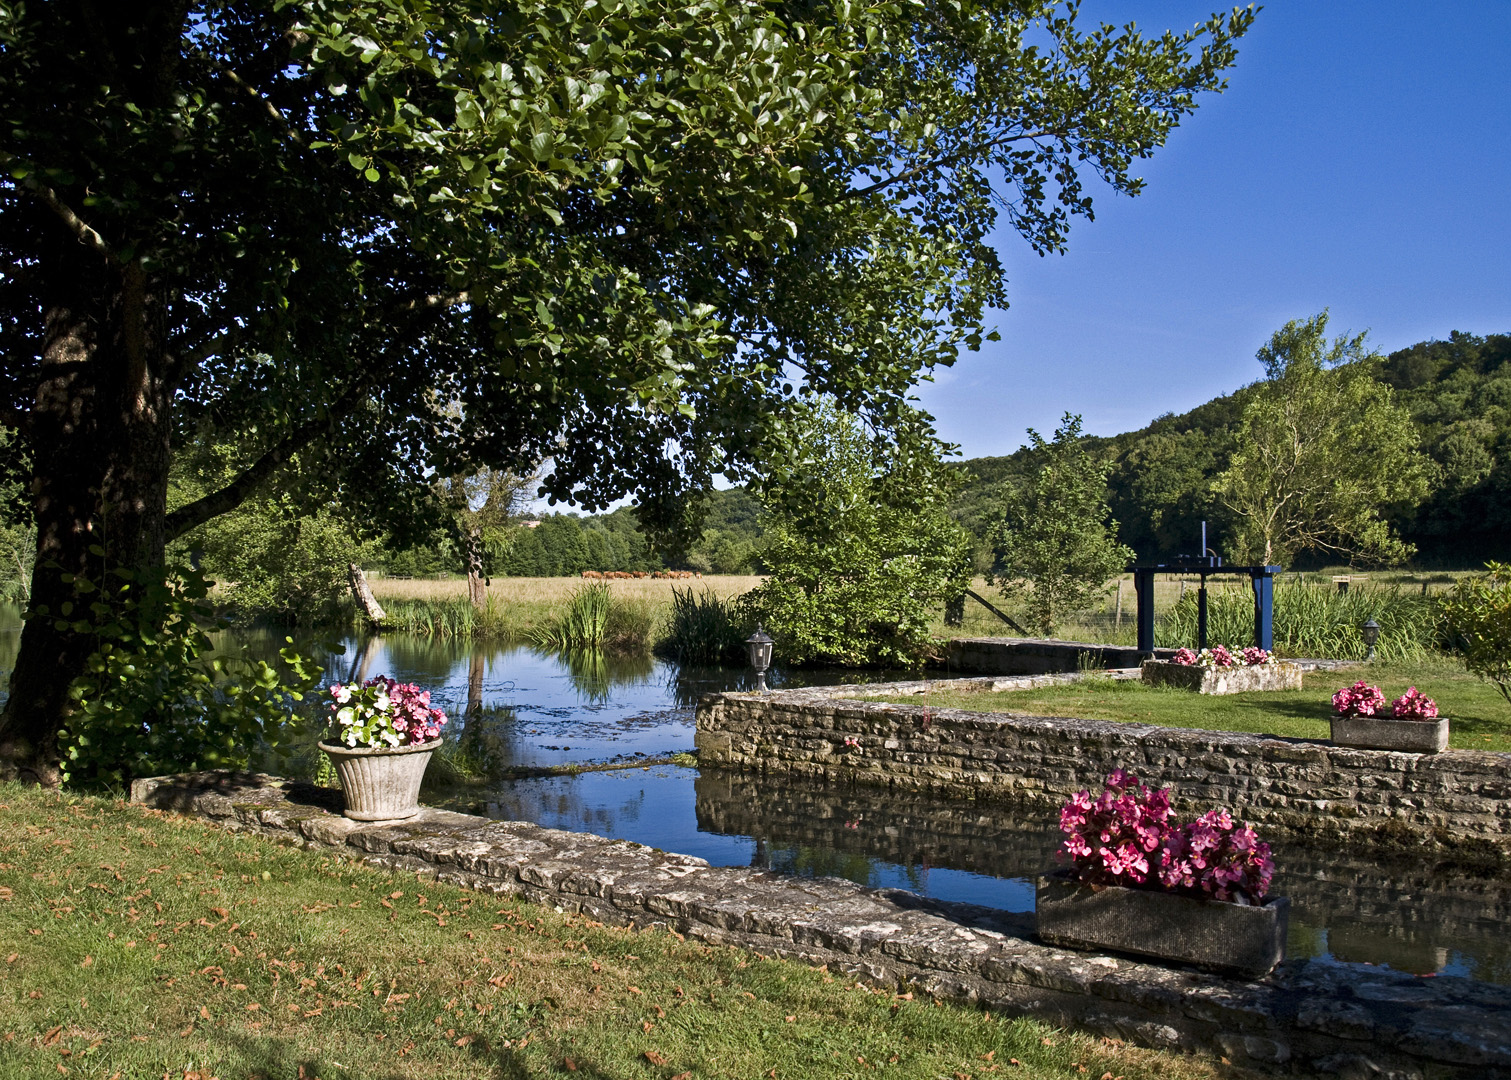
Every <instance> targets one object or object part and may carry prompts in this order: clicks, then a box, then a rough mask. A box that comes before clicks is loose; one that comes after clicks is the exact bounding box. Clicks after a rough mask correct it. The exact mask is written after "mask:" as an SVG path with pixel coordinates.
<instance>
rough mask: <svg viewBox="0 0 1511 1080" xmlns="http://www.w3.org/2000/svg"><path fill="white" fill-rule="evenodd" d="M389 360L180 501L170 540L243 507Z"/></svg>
mask: <svg viewBox="0 0 1511 1080" xmlns="http://www.w3.org/2000/svg"><path fill="white" fill-rule="evenodd" d="M467 302H468V294H467V293H465V292H461V293H453V294H450V295H441V294H431V295H427V296H422V297H418V298H416V299H413V300H409V301H406V302H405V303H402V304H398V305H396V306H395V307H394V308H391V309H390V311H391V312H393V313H394V314H398V313H400V312H407V313H415V312H421V313H429V312H436V311H443V310H445V309H447V308H450V307H455V306H457V305H459V304H465V303H467ZM423 323H424V320H423V319H421V320H419V321H417V322H416V324H415V326H413V327H411V328H409V329H408V330H406V331H405V332H404V334H401V335H400V339H399V340H395V341H393V342H391V343H390V346H389V356H390V357H391V358H397V356H398V355H399V353H400V352H401V351H402V338H404V337H406V336H408V335H409V334H411V333H417V332H419V329H420V327H421V326H422V325H423ZM390 363H392V359H390V361H389V362H387V363H375V364H373V365H372V366H371V367H369V368H368V369H367V370H366V371H365V372H363V373H362V374H360V375H358V376H357V378H356V379H355V380H354V381H353V382H352V384H351V385H350V386H349V387H347V389H346V391H345V392H344V393H342V395H341V396H340V397H338V398H337V399H336V400H335V401H333V402H331V404H330V407H329V408H328V409H327V410H326V412H325V415H324V416H323V417H319V418H316V419H314V420H311V421H309V422H308V423H305V424H302V425H300V426H299V427H297V428H295V429H294V430H293V431H291V432H289V434H288V435H286V436H284V437H283V438H282V439H281V440H279V441H278V443H276V444H275V445H274V446H272V447H270V448H269V449H268V450H267V451H265V452H264V453H263V455H262V456H261V457H260V458H258V459H257V460H256V461H254V462H252V464H251V465H249V466H247V467H246V468H245V469H244V470H242V472H241V474H240V475H239V476H237V477H236V479H234V480H232V481H231V482H230V483H229V484H227V485H226V486H225V487H223V488H221V489H220V490H219V491H212V492H211V493H210V494H208V495H206V496H204V497H203V498H199V499H196V500H194V501H193V502H191V503H188V504H186V505H184V506H180V507H179V508H178V509H177V510H175V511H173V513H171V514H169V515H168V518H167V521H166V523H165V531H166V533H167V537H168V539H169V540H175V539H177V538H178V537H180V536H182V535H183V534H184V533H186V532H188V531H189V530H190V529H193V528H195V527H196V526H199V525H203V524H204V523H205V522H207V521H209V520H210V519H211V518H213V517H218V516H219V515H221V514H224V513H227V512H228V511H231V510H234V509H236V507H238V506H240V505H241V504H242V503H243V502H244V501H245V500H246V499H247V497H248V496H250V495H251V494H252V493H253V492H254V491H256V490H257V488H258V487H259V486H261V485H262V483H263V482H265V481H266V480H267V479H268V477H270V476H272V475H273V473H274V472H276V471H277V470H278V469H280V468H281V467H282V466H284V465H286V464H288V462H289V461H290V460H291V459H292V458H293V457H294V455H295V454H297V453H299V451H301V450H303V449H304V448H305V447H307V446H309V445H310V444H311V443H313V442H314V441H315V440H316V439H318V438H320V437H321V436H322V435H326V434H329V433H330V432H331V431H333V430H334V429H335V427H336V425H337V424H338V423H340V422H341V419H342V417H343V416H345V415H346V413H348V412H349V411H351V409H352V408H354V407H355V406H356V404H357V402H358V401H360V400H361V399H362V395H363V394H365V393H367V391H368V390H370V389H371V388H372V387H373V386H374V385H376V384H377V382H378V380H379V378H381V377H382V376H383V373H384V372H385V371H386V370H387V369H388V367H389V365H390Z"/></svg>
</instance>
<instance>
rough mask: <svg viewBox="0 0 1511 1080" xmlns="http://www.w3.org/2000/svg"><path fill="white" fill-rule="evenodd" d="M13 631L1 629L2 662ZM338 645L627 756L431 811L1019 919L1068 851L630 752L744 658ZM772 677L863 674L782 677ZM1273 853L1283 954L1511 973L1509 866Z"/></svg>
mask: <svg viewBox="0 0 1511 1080" xmlns="http://www.w3.org/2000/svg"><path fill="white" fill-rule="evenodd" d="M13 633H14V631H6V630H0V666H3V667H6V668H8V667H9V663H8V661H9V659H10V656H9V655H7V654H10V653H11V650H13V648H14V644H13V640H14V639H13V638H12V640H11V641H6V640H4V639H5V638H6V637H9V636H10V635H11V634H13ZM344 645H345V652H344V653H342V654H339V655H332V656H330V657H329V659H328V660H327V674H328V676H329V678H330V679H331V680H335V679H341V680H348V679H353V678H362V677H367V676H371V675H374V674H379V673H386V674H391V675H393V676H395V677H396V678H399V679H401V680H403V681H406V682H416V683H419V684H420V685H421V686H425V687H427V688H429V689H430V690H431V691H432V696H433V698H434V699H435V701H436V703H437V704H439V705H440V706H441V707H443V708H445V709H446V711H447V714H448V716H449V717H451V718H452V719H451V722H450V723H449V724H448V729H447V733H448V738H452V739H456V740H458V743H459V745H460V748H461V749H462V751H463V752H464V753H466V754H468V755H470V756H471V757H472V758H473V759H474V760H475V761H476V760H482V761H485V762H486V763H487V764H488V765H489V766H490V767H491V768H493V769H495V770H496V769H511V768H512V769H520V768H530V767H540V766H553V765H568V764H579V765H585V766H586V765H601V764H605V763H615V764H620V765H627V766H630V767H626V768H617V769H613V770H610V771H588V772H581V773H578V774H576V775H563V776H548V777H533V778H528V779H514V780H499V781H493V782H487V783H483V784H474V785H468V786H466V787H461V788H455V789H451V790H437V791H434V792H431V793H429V794H428V795H427V796H426V797H425V801H426V802H428V803H430V804H431V805H441V806H446V807H448V808H451V809H455V810H462V811H466V812H470V813H479V814H486V815H488V816H491V817H496V818H505V819H522V820H527V821H533V822H536V823H538V824H541V825H545V826H549V827H551V828H558V829H568V830H574V831H580V832H591V833H596V834H598V835H601V836H609V837H617V838H621V839H626V840H634V841H637V842H639V843H642V844H646V845H649V846H651V847H657V848H661V849H664V850H667V851H676V852H681V853H683V854H688V855H696V856H698V857H700V858H704V859H707V860H708V861H709V862H710V863H712V864H714V865H718V866H754V867H763V868H768V869H773V870H779V871H785V872H790V873H796V874H805V875H835V876H839V877H844V878H848V879H850V880H853V881H857V882H860V883H862V884H865V885H871V886H876V887H891V888H900V889H906V890H909V891H912V892H916V893H921V894H923V895H925V896H928V897H933V898H936V899H940V900H950V901H965V902H969V903H973V904H982V905H986V906H989V907H994V908H999V909H1003V910H1006V911H1010V912H1017V913H1026V912H1032V910H1033V903H1034V897H1033V886H1032V879H1033V876H1034V875H1035V874H1037V873H1039V872H1040V871H1042V870H1044V869H1045V868H1047V867H1049V866H1050V865H1052V862H1053V857H1054V851H1055V848H1056V847H1057V846H1058V833H1057V830H1056V828H1055V822H1053V821H1052V820H1047V819H1046V818H1044V817H1037V816H1036V817H1028V816H1024V815H1022V814H1020V813H1018V812H1015V811H1013V810H1011V809H1006V808H1002V807H995V806H992V805H989V804H976V803H965V802H950V801H946V800H941V799H938V798H930V797H924V796H914V795H908V794H902V795H899V794H896V793H891V792H886V791H878V790H874V789H866V788H859V787H855V788H851V787H841V786H826V785H823V784H816V783H813V782H798V781H796V780H794V779H791V778H781V779H775V778H770V777H755V776H751V775H747V774H742V773H729V772H724V771H717V770H711V769H703V770H699V769H697V768H691V767H681V766H677V765H670V764H652V765H645V766H641V765H635V764H633V763H634V762H636V761H638V760H639V759H641V758H656V759H664V758H667V757H670V756H671V755H674V754H678V753H684V752H690V751H691V750H692V749H693V730H694V722H693V707H694V705H695V703H696V701H697V698H698V695H699V694H702V693H706V692H709V691H714V690H724V689H748V688H750V675H749V672H748V671H745V670H736V669H720V668H684V667H680V666H678V665H676V664H671V663H666V662H663V661H660V660H653V659H651V658H648V657H638V658H620V657H604V656H598V655H583V654H578V655H566V654H556V653H543V652H540V651H537V650H534V649H531V648H528V647H523V646H489V645H481V646H478V647H476V648H474V647H472V646H470V645H467V644H456V643H438V642H433V641H429V640H422V639H416V638H409V637H400V636H387V637H382V638H367V639H363V640H356V639H353V640H348V641H346V642H345V643H344ZM897 677H900V673H896V672H876V673H871V674H870V675H869V678H870V679H871V680H873V681H874V680H881V679H887V678H897ZM769 681H770V682H771V684H772V685H773V687H780V686H783V685H785V686H796V685H805V684H810V685H811V684H815V683H833V682H841V681H856V676H855V674H854V673H845V674H842V673H839V672H814V671H803V672H781V671H777V672H775V673H773V677H772V678H771V679H770V680H769ZM466 716H471V717H472V719H471V720H470V721H468V720H464V719H463V718H464V717H466ZM1275 858H1276V863H1277V872H1276V876H1275V890H1276V891H1277V892H1279V893H1283V894H1285V895H1288V896H1290V898H1291V903H1292V909H1291V931H1290V941H1289V954H1290V955H1291V956H1293V957H1301V956H1309V957H1316V958H1318V959H1320V960H1323V961H1325V962H1329V963H1344V964H1375V965H1383V966H1388V967H1390V968H1393V969H1395V970H1399V971H1405V972H1411V973H1414V974H1417V975H1423V976H1436V975H1461V976H1468V977H1470V978H1473V979H1478V980H1484V981H1490V982H1497V983H1503V984H1511V934H1508V933H1507V931H1506V927H1507V926H1508V925H1511V880H1507V879H1506V878H1505V877H1491V876H1481V875H1479V874H1476V873H1474V872H1473V871H1464V870H1456V869H1453V868H1450V867H1444V866H1437V865H1434V864H1433V863H1432V862H1431V861H1423V860H1422V859H1420V858H1418V859H1409V858H1396V857H1381V856H1374V855H1369V854H1364V853H1360V852H1339V851H1337V850H1330V849H1323V848H1309V847H1307V846H1306V845H1304V844H1300V843H1283V844H1277V845H1276V851H1275Z"/></svg>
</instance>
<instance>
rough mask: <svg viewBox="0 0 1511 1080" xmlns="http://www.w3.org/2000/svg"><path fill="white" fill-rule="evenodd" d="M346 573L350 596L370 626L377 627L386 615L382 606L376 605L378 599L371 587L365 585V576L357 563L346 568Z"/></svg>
mask: <svg viewBox="0 0 1511 1080" xmlns="http://www.w3.org/2000/svg"><path fill="white" fill-rule="evenodd" d="M346 572H347V574H348V576H349V577H350V579H351V585H352V596H354V597H355V598H356V600H357V606H358V607H359V608H361V609H362V614H363V615H365V616H367V621H368V623H369V624H370V625H372V626H379V625H381V624H382V622H383V620H384V619H386V618H388V613H387V612H385V611H384V610H383V605H382V604H380V603H378V598H377V597H376V596H374V595H373V591H372V587H371V586H369V585H368V584H367V575H366V574H365V573H363V572H362V567H361V566H360V565H358V564H357V563H351V564H349V565H348V566H347V568H346Z"/></svg>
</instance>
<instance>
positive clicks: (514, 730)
mask: <svg viewBox="0 0 1511 1080" xmlns="http://www.w3.org/2000/svg"><path fill="white" fill-rule="evenodd" d="M442 731H443V737H444V738H447V739H454V740H455V746H454V748H453V750H452V754H453V756H454V757H455V759H456V761H457V763H458V765H459V766H461V767H462V768H463V769H464V770H465V771H466V772H467V773H470V774H471V775H472V776H473V777H475V778H479V779H485V780H494V779H497V778H499V777H500V776H502V775H503V774H504V773H505V772H506V771H507V770H508V769H510V768H512V767H513V766H514V765H516V764H518V763H519V761H520V760H521V758H522V757H524V755H523V754H522V753H521V749H522V748H523V747H524V746H525V740H524V737H523V734H522V732H521V731H520V724H519V716H518V714H516V713H515V711H514V709H513V708H511V707H509V706H507V705H488V706H484V705H482V704H479V705H478V707H477V708H476V709H470V708H469V709H468V710H467V712H466V713H465V714H464V715H462V716H456V717H452V720H451V723H449V724H447V726H446V728H444V729H442Z"/></svg>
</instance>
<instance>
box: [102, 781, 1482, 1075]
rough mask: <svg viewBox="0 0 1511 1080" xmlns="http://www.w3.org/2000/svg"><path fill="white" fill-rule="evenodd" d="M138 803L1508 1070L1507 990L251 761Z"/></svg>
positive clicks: (609, 905) (1001, 995)
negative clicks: (1211, 950) (506, 811)
mask: <svg viewBox="0 0 1511 1080" xmlns="http://www.w3.org/2000/svg"><path fill="white" fill-rule="evenodd" d="M131 798H132V801H133V802H138V803H141V804H143V805H146V806H149V807H155V808H159V809H165V810H176V811H180V812H183V813H188V814H193V815H196V816H199V817H202V818H205V819H207V820H210V821H212V822H215V823H217V824H220V825H223V826H225V827H227V828H231V829H238V830H245V831H250V832H255V833H259V834H261V835H264V836H269V837H272V838H275V839H280V840H284V841H287V842H291V843H294V844H298V845H301V846H309V847H321V848H324V849H327V850H329V849H335V850H337V851H339V852H342V853H344V854H346V855H348V856H350V857H353V858H359V859H363V860H365V861H367V862H370V863H373V864H376V865H379V866H386V867H391V868H394V869H401V870H409V871H417V872H420V873H424V874H429V875H433V876H435V877H436V878H438V879H440V880H443V881H448V882H452V883H455V884H458V885H463V886H466V887H468V888H474V889H480V890H486V891H490V892H495V893H506V894H511V895H518V896H522V897H524V898H526V899H528V900H532V901H536V902H539V903H545V904H551V905H553V906H555V907H558V908H562V909H565V910H569V911H575V912H582V913H584V914H587V915H589V916H590V917H592V918H595V919H600V920H602V921H604V922H611V923H614V924H617V925H626V924H628V925H631V926H637V927H641V928H645V927H666V928H669V929H673V930H676V931H677V932H679V933H682V934H685V935H687V936H690V937H693V938H696V939H699V940H703V941H707V942H712V943H716V944H730V945H736V946H740V947H743V948H748V949H751V950H754V951H757V952H760V953H763V954H766V955H778V956H785V957H791V958H795V959H800V960H803V961H807V962H812V963H826V964H829V965H830V966H831V967H833V968H835V969H837V970H841V971H844V972H846V973H848V974H851V975H853V976H855V977H857V978H861V979H864V980H867V981H869V982H871V983H873V984H875V985H880V986H886V987H901V986H903V985H907V986H911V987H916V988H918V989H921V990H923V991H924V992H926V993H929V994H932V995H934V996H936V997H940V998H947V999H951V1000H955V1001H962V1002H970V1003H978V1004H980V1005H982V1006H984V1007H988V1008H991V1009H993V1010H994V1011H1000V1012H1004V1013H1008V1014H1011V1015H1030V1016H1035V1017H1038V1018H1040V1019H1042V1020H1045V1021H1047V1022H1049V1023H1052V1024H1057V1025H1061V1026H1067V1027H1075V1028H1080V1029H1083V1030H1088V1031H1091V1032H1094V1033H1098V1034H1103V1035H1107V1036H1112V1037H1116V1038H1121V1039H1125V1040H1128V1041H1131V1042H1135V1043H1138V1044H1141V1045H1145V1046H1153V1047H1157V1048H1161V1049H1167V1050H1182V1051H1188V1052H1199V1053H1207V1054H1221V1055H1225V1056H1227V1057H1228V1058H1229V1059H1230V1060H1232V1061H1234V1062H1236V1063H1240V1064H1245V1065H1249V1066H1253V1067H1259V1068H1268V1069H1277V1068H1278V1069H1284V1070H1287V1071H1290V1070H1297V1069H1299V1070H1303V1071H1308V1072H1327V1073H1335V1074H1340V1075H1343V1076H1346V1077H1349V1078H1350V1080H1353V1078H1355V1077H1357V1078H1359V1080H1363V1078H1365V1077H1372V1078H1380V1080H1384V1078H1387V1077H1391V1078H1400V1080H1418V1078H1421V1080H1427V1078H1428V1077H1432V1078H1434V1080H1435V1078H1437V1077H1443V1076H1459V1075H1462V1076H1464V1077H1466V1078H1467V1077H1470V1076H1473V1077H1475V1078H1507V1077H1511V989H1507V988H1504V987H1497V986H1490V985H1486V984H1481V983H1474V982H1470V981H1469V980H1466V979H1462V978H1437V979H1417V978H1414V977H1412V976H1409V975H1396V974H1392V973H1389V972H1383V971H1374V970H1360V969H1353V968H1351V969H1347V970H1345V969H1343V968H1340V967H1338V966H1336V965H1327V964H1319V963H1317V962H1315V961H1293V962H1287V963H1285V964H1282V965H1281V966H1280V967H1279V968H1277V969H1276V971H1275V972H1274V974H1272V975H1271V976H1269V977H1268V978H1266V979H1265V980H1263V981H1261V982H1256V983H1245V982H1239V981H1235V980H1231V979H1224V978H1221V977H1218V976H1213V975H1205V974H1201V973H1198V972H1195V971H1190V970H1183V969H1177V968H1171V967H1164V966H1161V965H1156V964H1145V963H1139V962H1137V961H1133V960H1129V959H1125V958H1121V957H1113V956H1095V955H1087V954H1083V953H1076V952H1069V951H1066V950H1062V949H1053V948H1049V947H1046V946H1044V945H1040V944H1038V943H1037V942H1036V941H1034V940H1033V939H1032V918H1031V916H1015V915H1010V914H1006V913H1003V912H997V911H992V910H989V909H985V908H977V907H973V906H970V905H964V904H945V903H939V902H935V901H931V900H926V899H923V898H920V897H918V896H915V895H913V894H911V893H906V892H901V891H897V890H889V889H867V888H864V887H862V886H859V885H856V884H853V883H851V882H848V881H841V880H837V879H833V878H819V879H804V878H793V877H785V876H781V875H777V874H772V873H769V872H766V871H760V870H748V869H742V868H727V867H710V866H709V865H708V864H707V863H706V862H705V861H704V860H702V859H696V858H691V857H689V856H685V855H677V854H673V853H670V852H664V851H658V850H655V849H652V848H647V847H644V846H642V845H639V844H633V843H629V842H627V841H623V840H607V839H604V838H602V837H598V836H592V835H588V834H583V833H569V832H562V831H560V830H556V829H546V828H542V827H541V826H538V825H533V824H530V823H527V822H517V821H492V820H489V819H487V818H480V817H473V816H470V815H467V814H456V813H451V812H448V811H442V810H428V809H427V810H425V811H423V812H422V813H421V814H420V815H419V816H418V817H415V818H411V819H409V820H407V821H403V822H398V823H394V824H384V823H382V822H377V823H360V822H354V821H348V820H346V819H345V818H342V817H340V816H338V815H337V813H336V809H337V807H338V806H339V799H340V796H339V793H335V792H331V791H326V790H324V789H320V788H314V787H311V786H309V785H303V784H296V783H290V782H287V781H283V780H280V779H278V778H277V777H272V776H267V775H262V774H231V773H194V774H186V775H182V776H171V777H155V778H152V779H147V780H139V781H136V782H135V783H134V784H132V787H131Z"/></svg>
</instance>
